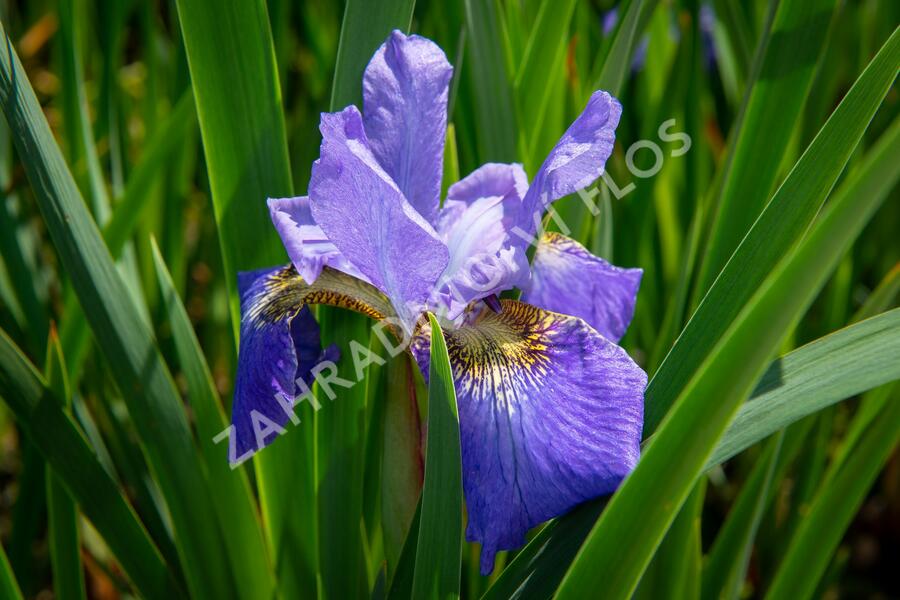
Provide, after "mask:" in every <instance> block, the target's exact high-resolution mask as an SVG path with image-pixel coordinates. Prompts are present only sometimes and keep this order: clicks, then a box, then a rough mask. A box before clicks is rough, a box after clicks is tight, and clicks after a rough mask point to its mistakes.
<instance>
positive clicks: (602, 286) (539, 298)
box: [522, 232, 644, 342]
mask: <svg viewBox="0 0 900 600" xmlns="http://www.w3.org/2000/svg"><path fill="white" fill-rule="evenodd" d="M643 273H644V272H643V270H641V269H623V268H621V267H616V266H614V265H611V264H609V263H608V262H606V261H605V260H603V259H602V258H599V257H597V256H594V255H593V254H591V253H590V252H588V250H587V248H585V247H584V246H582V245H581V244H579V243H578V242H576V241H575V240H573V239H570V238H567V237H566V236H564V235H560V234H558V233H550V232H548V233H545V234H544V235H543V237H542V238H541V241H540V242H539V243H538V247H537V251H536V252H535V254H534V261H533V262H532V264H531V281H530V282H529V284H528V287H527V288H525V290H524V293H523V295H522V301H523V302H527V303H529V304H533V305H535V306H538V307H540V308H543V309H546V310H552V311H554V312H559V313H563V314H567V315H573V316H576V317H581V318H582V319H584V320H585V321H587V323H588V325H590V326H591V327H593V328H594V329H596V330H597V331H598V332H599V333H600V334H601V335H602V336H603V337H605V338H606V339H608V340H611V341H613V342H618V341H619V340H620V339H621V338H622V336H623V335H625V330H626V329H628V324H629V323H631V317H632V316H634V303H635V301H636V300H637V293H638V288H639V287H640V285H641V276H642V275H643Z"/></svg>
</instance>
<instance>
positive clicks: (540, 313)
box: [412, 300, 647, 574]
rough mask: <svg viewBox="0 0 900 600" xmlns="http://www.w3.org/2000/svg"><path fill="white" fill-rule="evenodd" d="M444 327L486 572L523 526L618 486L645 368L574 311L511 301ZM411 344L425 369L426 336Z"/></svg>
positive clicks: (472, 525) (636, 437) (636, 439)
mask: <svg viewBox="0 0 900 600" xmlns="http://www.w3.org/2000/svg"><path fill="white" fill-rule="evenodd" d="M502 303H503V311H502V312H501V313H499V314H498V313H495V312H493V311H491V310H483V311H482V312H481V313H480V314H479V315H478V316H477V318H476V319H475V321H474V322H473V323H472V324H471V325H468V326H464V327H461V328H460V329H457V330H449V331H446V332H445V336H446V340H447V349H448V352H449V356H450V364H451V367H452V369H453V378H454V383H455V387H456V394H457V403H458V406H459V425H460V442H461V444H462V467H463V489H464V492H465V497H466V506H467V508H468V515H469V525H468V528H467V530H466V537H467V538H468V539H469V540H470V541H477V542H480V543H481V544H482V551H481V571H482V573H484V574H487V573H489V572H490V571H491V570H492V569H493V564H494V555H495V554H496V553H497V552H498V551H499V550H508V549H513V548H517V547H519V546H521V545H522V544H524V543H525V534H526V532H527V531H528V530H529V529H531V528H532V527H534V526H535V525H538V524H539V523H542V522H544V521H546V520H548V519H551V518H554V517H557V516H559V515H561V514H563V513H565V512H566V511H568V510H570V509H571V508H573V507H574V506H575V505H577V504H579V503H581V502H584V501H585V500H588V499H591V498H595V497H597V496H601V495H604V494H609V493H611V492H613V491H614V490H615V489H616V487H617V486H618V485H619V483H620V482H621V481H622V479H624V478H625V476H626V475H628V473H630V472H631V470H632V469H634V466H635V464H636V463H637V461H638V458H639V455H640V439H641V428H642V422H643V403H644V388H645V386H646V384H647V375H646V374H645V373H644V372H643V371H642V370H641V368H640V367H638V366H637V365H636V364H635V363H634V361H632V360H631V358H630V357H629V356H628V354H626V352H625V351H624V350H623V349H622V348H620V347H619V346H617V345H615V344H614V343H612V342H610V341H609V340H607V339H606V338H604V337H602V336H601V335H599V334H598V333H597V332H596V331H595V330H594V329H593V328H591V327H589V326H588V325H587V324H586V323H585V322H584V321H582V320H581V319H578V318H576V317H570V316H566V315H561V314H557V313H551V312H547V311H544V310H541V309H539V308H536V307H534V306H531V305H528V304H525V303H522V302H517V301H514V300H502ZM427 333H428V332H423V335H422V336H420V337H419V338H417V339H416V340H415V342H414V344H413V346H412V351H413V353H414V355H415V356H416V358H417V360H418V361H419V365H420V368H423V372H426V373H427V366H428V354H427V350H424V349H425V348H427V346H426V344H425V343H424V338H425V337H427Z"/></svg>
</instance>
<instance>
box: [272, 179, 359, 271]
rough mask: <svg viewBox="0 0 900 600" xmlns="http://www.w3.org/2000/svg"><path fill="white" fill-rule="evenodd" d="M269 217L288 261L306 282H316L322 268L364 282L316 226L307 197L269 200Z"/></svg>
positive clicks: (354, 268) (355, 269)
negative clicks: (327, 267) (335, 270)
mask: <svg viewBox="0 0 900 600" xmlns="http://www.w3.org/2000/svg"><path fill="white" fill-rule="evenodd" d="M269 214H270V215H271V217H272V223H273V224H274V225H275V230H276V231H278V235H279V236H281V242H282V243H283V244H284V248H285V250H287V253H288V256H289V257H290V259H291V262H292V263H294V267H295V268H296V269H297V272H298V273H300V275H301V276H302V277H303V279H305V280H306V282H307V283H313V282H315V280H316V278H318V276H319V274H320V273H321V272H322V268H323V267H325V266H329V267H331V268H332V269H337V270H338V271H341V272H344V273H346V274H348V275H352V276H353V277H356V278H358V279H363V280H365V276H364V275H363V274H362V273H360V272H359V270H358V269H357V268H356V267H354V266H353V265H352V264H351V263H350V261H348V260H347V259H346V258H344V256H343V255H342V254H341V252H340V250H338V249H337V247H336V246H335V245H334V244H333V243H332V242H331V240H329V239H328V237H327V236H326V235H325V232H324V231H322V228H321V227H319V226H318V225H316V222H315V220H314V219H313V217H312V212H311V211H310V209H309V198H308V197H307V196H297V197H296V198H269Z"/></svg>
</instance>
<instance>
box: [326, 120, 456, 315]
mask: <svg viewBox="0 0 900 600" xmlns="http://www.w3.org/2000/svg"><path fill="white" fill-rule="evenodd" d="M320 129H321V131H322V138H323V139H322V147H321V156H320V158H319V160H317V161H316V162H315V163H313V168H312V178H311V180H310V184H309V197H310V207H311V209H312V215H313V218H314V219H315V222H316V223H318V224H319V226H320V227H321V228H322V231H324V232H325V234H326V235H327V236H328V239H330V240H331V241H332V242H334V245H335V246H336V247H337V249H338V250H340V252H341V254H343V255H344V256H345V257H346V258H347V260H349V261H350V262H351V263H352V264H353V266H355V267H356V268H357V269H359V270H360V272H362V274H363V275H365V276H366V278H367V279H368V280H369V281H370V282H371V283H372V284H373V285H375V286H376V287H377V288H379V289H380V290H382V291H383V292H384V293H385V294H386V295H387V296H388V298H389V299H390V300H391V303H392V304H393V305H394V308H395V310H396V311H397V314H398V316H399V317H400V319H401V320H402V321H403V323H404V326H405V327H406V328H407V331H408V332H411V331H412V329H413V327H414V325H415V322H416V319H417V317H418V316H419V315H420V314H421V312H422V310H424V306H425V303H426V301H427V300H428V298H429V296H430V295H431V292H432V289H433V287H434V284H435V282H436V281H437V279H438V276H439V275H440V274H441V273H442V272H443V271H444V268H445V267H446V266H447V261H448V260H449V253H448V251H447V247H446V246H445V245H444V243H443V242H442V241H441V240H440V239H439V238H438V235H437V233H436V232H435V231H434V229H433V228H432V226H431V225H430V224H429V223H428V222H426V221H425V220H424V219H423V218H422V217H421V216H420V215H419V214H418V213H417V212H416V211H415V209H414V208H413V207H412V206H411V205H410V204H409V202H407V201H406V198H404V196H403V194H402V193H401V192H400V190H399V189H398V188H397V186H396V185H395V184H394V182H393V181H392V180H391V178H390V176H388V174H387V173H385V172H384V170H383V169H382V168H381V167H380V166H379V165H378V162H377V161H376V160H375V157H374V156H373V155H372V152H371V150H370V147H369V141H368V139H367V137H366V134H365V131H364V130H363V123H362V117H361V116H360V114H359V111H358V110H357V109H356V107H353V106H350V107H348V108H346V109H344V110H343V111H342V112H339V113H330V114H328V113H326V114H323V115H322V123H321V125H320Z"/></svg>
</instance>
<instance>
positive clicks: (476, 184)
mask: <svg viewBox="0 0 900 600" xmlns="http://www.w3.org/2000/svg"><path fill="white" fill-rule="evenodd" d="M527 189H528V179H527V177H526V175H525V171H524V170H523V169H522V166H521V165H518V164H511V165H507V164H496V163H488V164H486V165H483V166H482V167H480V168H478V169H476V170H475V171H473V172H472V173H471V174H469V175H468V176H467V177H465V178H464V179H462V180H461V181H459V182H457V183H455V184H453V185H452V186H450V189H449V190H448V191H447V200H446V202H444V206H443V208H442V209H441V213H440V216H439V217H438V222H437V229H438V233H439V234H440V236H441V238H442V239H443V240H444V241H445V242H446V243H447V247H448V248H449V250H450V262H449V263H448V264H447V268H446V269H445V270H444V273H443V274H442V275H441V279H440V282H441V286H440V288H439V290H438V298H437V300H438V301H439V302H440V303H441V304H442V305H443V306H444V307H446V308H447V309H448V310H447V314H446V315H445V316H446V317H447V318H448V319H451V320H452V319H455V318H456V317H457V316H459V315H460V314H461V313H462V311H463V310H464V309H465V307H466V305H468V304H469V302H471V301H473V300H478V299H481V298H485V297H487V296H490V295H492V294H498V293H500V292H502V291H504V290H508V289H511V288H513V287H522V286H523V285H525V283H526V282H527V281H528V270H529V268H528V258H527V256H526V254H525V240H524V238H523V237H521V236H517V235H511V230H512V229H513V228H514V227H515V226H516V225H519V224H520V223H519V218H520V217H521V215H522V212H521V208H522V197H523V196H524V194H525V191H526V190H527Z"/></svg>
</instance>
